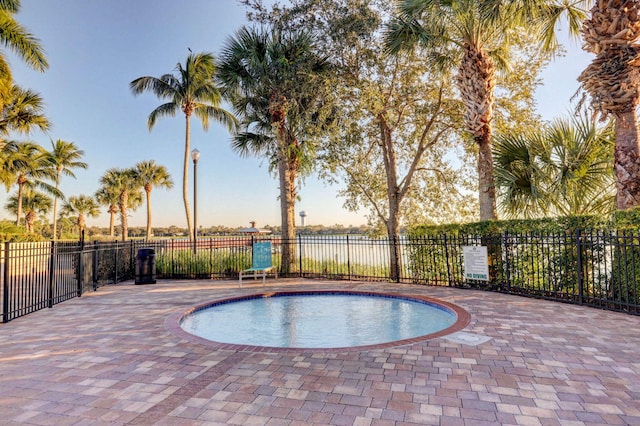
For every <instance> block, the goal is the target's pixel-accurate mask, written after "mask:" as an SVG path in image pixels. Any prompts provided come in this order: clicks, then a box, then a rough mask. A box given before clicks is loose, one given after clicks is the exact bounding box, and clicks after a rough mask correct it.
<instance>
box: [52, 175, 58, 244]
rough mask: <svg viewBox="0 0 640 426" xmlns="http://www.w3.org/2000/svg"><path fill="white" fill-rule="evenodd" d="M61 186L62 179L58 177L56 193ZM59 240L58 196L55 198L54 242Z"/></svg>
mask: <svg viewBox="0 0 640 426" xmlns="http://www.w3.org/2000/svg"><path fill="white" fill-rule="evenodd" d="M59 186H60V178H59V177H56V191H57V190H58V189H60V188H59ZM57 240H58V196H57V195H56V196H55V197H53V241H54V242H55V241H57Z"/></svg>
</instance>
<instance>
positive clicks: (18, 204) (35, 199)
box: [5, 188, 52, 234]
mask: <svg viewBox="0 0 640 426" xmlns="http://www.w3.org/2000/svg"><path fill="white" fill-rule="evenodd" d="M51 204H52V203H51V197H49V196H48V195H45V194H43V193H41V192H38V191H34V190H31V189H29V188H27V189H26V190H25V191H24V192H23V193H22V199H20V200H19V199H18V195H17V194H16V195H12V196H11V197H9V199H8V200H7V204H6V205H5V208H6V209H7V210H8V211H9V212H11V213H13V214H15V215H16V216H17V215H18V209H19V208H20V209H21V210H22V209H24V223H25V228H26V229H27V233H28V234H33V233H34V223H35V221H36V219H37V217H38V213H42V214H46V213H48V212H49V210H51Z"/></svg>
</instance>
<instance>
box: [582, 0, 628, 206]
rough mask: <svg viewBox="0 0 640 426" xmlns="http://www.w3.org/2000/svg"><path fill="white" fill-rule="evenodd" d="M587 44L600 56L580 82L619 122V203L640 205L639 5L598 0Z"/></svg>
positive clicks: (587, 26)
mask: <svg viewBox="0 0 640 426" xmlns="http://www.w3.org/2000/svg"><path fill="white" fill-rule="evenodd" d="M582 36H583V40H584V44H583V48H584V49H585V50H587V51H589V52H591V53H594V54H595V55H596V58H595V59H594V60H593V62H591V64H590V65H589V66H588V67H587V68H586V69H585V70H584V71H583V72H582V74H581V75H580V77H579V78H578V80H579V81H580V83H581V85H582V88H583V89H584V90H585V91H586V92H587V93H588V94H589V95H590V97H591V106H592V107H593V108H594V109H595V110H596V111H597V112H598V113H600V114H602V116H603V117H607V116H611V117H613V118H614V121H615V133H616V145H615V167H614V169H615V173H616V189H617V195H616V205H617V208H618V209H620V210H624V209H629V208H631V207H637V206H640V161H639V159H640V129H639V127H638V115H637V112H638V104H639V103H640V69H639V68H638V65H639V64H640V61H639V60H638V55H639V54H640V47H638V40H640V3H638V2H629V1H621V0H611V1H603V0H598V1H596V2H595V5H594V6H593V8H592V9H591V16H590V18H589V19H587V20H585V22H584V25H583V27H582Z"/></svg>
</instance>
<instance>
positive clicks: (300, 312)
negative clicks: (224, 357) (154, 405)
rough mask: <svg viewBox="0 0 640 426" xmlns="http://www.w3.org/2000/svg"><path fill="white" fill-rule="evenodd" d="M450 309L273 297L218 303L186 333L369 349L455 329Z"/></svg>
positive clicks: (184, 322)
mask: <svg viewBox="0 0 640 426" xmlns="http://www.w3.org/2000/svg"><path fill="white" fill-rule="evenodd" d="M456 319H457V316H456V314H455V313H454V312H453V311H452V310H451V309H448V308H447V307H444V306H441V305H438V304H435V303H428V302H425V301H421V300H417V299H409V298H403V297H396V296H389V295H374V294H366V295H363V294H355V293H313V294H306V293H299V294H277V293H275V294H270V295H259V296H257V297H249V298H241V299H239V300H231V301H224V302H223V303H212V304H211V305H209V306H204V307H200V308H198V309H195V310H194V311H193V312H191V313H189V314H187V315H185V316H184V317H182V319H181V321H180V327H181V328H182V329H183V330H185V331H186V332H188V333H190V334H193V335H196V336H199V337H202V338H205V339H208V340H212V341H215V342H220V343H232V344H241V345H251V346H268V347H278V348H340V347H354V346H366V345H374V344H379V343H387V342H392V341H397V340H404V339H411V338H414V337H419V336H424V335H428V334H432V333H435V332H438V331H441V330H444V329H446V328H448V327H450V326H452V325H453V324H454V323H455V322H456Z"/></svg>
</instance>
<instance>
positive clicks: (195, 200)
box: [191, 149, 200, 254]
mask: <svg viewBox="0 0 640 426" xmlns="http://www.w3.org/2000/svg"><path fill="white" fill-rule="evenodd" d="M191 159H192V160H193V254H196V252H197V250H198V248H197V242H198V160H199V159H200V151H198V150H197V149H194V150H193V151H191Z"/></svg>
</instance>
